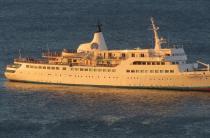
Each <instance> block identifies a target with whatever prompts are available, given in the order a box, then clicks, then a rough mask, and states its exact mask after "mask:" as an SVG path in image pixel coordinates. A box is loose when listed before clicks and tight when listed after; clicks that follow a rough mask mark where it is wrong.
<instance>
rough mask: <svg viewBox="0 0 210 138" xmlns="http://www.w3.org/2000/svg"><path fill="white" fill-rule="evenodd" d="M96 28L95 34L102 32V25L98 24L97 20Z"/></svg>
mask: <svg viewBox="0 0 210 138" xmlns="http://www.w3.org/2000/svg"><path fill="white" fill-rule="evenodd" d="M96 26H97V29H98V30H97V32H102V29H101V28H102V24H101V23H100V21H99V20H97V25H96Z"/></svg>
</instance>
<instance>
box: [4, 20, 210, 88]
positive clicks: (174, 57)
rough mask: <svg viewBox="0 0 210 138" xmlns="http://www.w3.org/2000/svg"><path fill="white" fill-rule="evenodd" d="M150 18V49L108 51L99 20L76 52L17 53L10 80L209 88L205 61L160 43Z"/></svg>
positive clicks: (10, 72)
mask: <svg viewBox="0 0 210 138" xmlns="http://www.w3.org/2000/svg"><path fill="white" fill-rule="evenodd" d="M151 21H152V30H153V32H154V45H155V46H154V48H153V49H139V48H137V49H133V50H108V49H107V45H106V42H105V40H104V37H103V33H102V31H101V27H100V25H99V26H98V28H99V29H98V31H97V32H95V33H94V37H93V40H92V41H91V42H90V43H85V44H81V45H80V46H79V47H78V49H77V52H69V51H68V50H66V49H65V50H63V51H62V52H61V53H59V54H56V53H49V52H47V53H43V59H41V60H35V59H31V58H18V59H15V60H14V63H13V64H12V65H8V66H7V68H6V71H5V76H6V78H7V79H9V80H12V81H24V82H39V83H54V84H71V85H94V86H117V87H131V88H133V87H134V88H161V89H162V88H168V89H194V90H209V88H210V71H209V65H208V64H205V63H202V62H200V61H198V62H196V63H187V56H186V54H185V51H184V49H183V48H182V47H176V46H174V47H173V48H163V47H162V43H164V39H160V38H159V36H158V29H159V28H158V27H157V26H156V25H155V23H154V19H153V18H151Z"/></svg>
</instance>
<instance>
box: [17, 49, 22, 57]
mask: <svg viewBox="0 0 210 138" xmlns="http://www.w3.org/2000/svg"><path fill="white" fill-rule="evenodd" d="M18 52H19V59H21V58H22V56H21V49H19V50H18Z"/></svg>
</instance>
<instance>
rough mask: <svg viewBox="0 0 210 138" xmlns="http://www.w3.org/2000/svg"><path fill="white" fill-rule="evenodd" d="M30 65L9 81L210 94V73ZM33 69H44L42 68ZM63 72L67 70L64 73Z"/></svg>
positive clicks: (11, 75)
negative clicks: (193, 91)
mask: <svg viewBox="0 0 210 138" xmlns="http://www.w3.org/2000/svg"><path fill="white" fill-rule="evenodd" d="M26 65H28V64H24V63H22V66H21V67H20V68H18V69H16V70H15V72H13V73H10V72H5V76H6V78H7V79H8V80H11V81H21V82H33V83H48V84H62V85H88V86H103V87H122V88H139V89H171V90H172V89H173V90H198V91H210V72H209V71H196V72H184V73H168V74H158V73H157V74H155V73H154V74H146V73H139V74H136V73H133V74H132V73H127V72H126V69H125V68H123V67H120V66H119V67H116V68H115V71H114V72H112V71H110V72H103V69H106V70H108V69H109V68H110V67H103V68H101V72H95V71H94V70H95V69H97V70H100V67H91V69H92V71H80V69H83V70H85V69H88V68H87V67H77V68H78V71H72V68H73V67H70V66H65V65H59V66H58V65H57V66H56V65H51V67H55V68H56V67H59V70H56V69H55V70H47V69H31V68H26ZM30 65H32V64H30ZM33 65H36V66H37V67H39V66H44V65H41V64H40V65H37V64H33ZM46 66H49V65H46ZM63 68H65V70H62V69H63Z"/></svg>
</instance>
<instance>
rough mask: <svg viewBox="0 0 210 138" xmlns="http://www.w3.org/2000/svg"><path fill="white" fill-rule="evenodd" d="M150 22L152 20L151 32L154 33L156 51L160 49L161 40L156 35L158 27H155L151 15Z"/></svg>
mask: <svg viewBox="0 0 210 138" xmlns="http://www.w3.org/2000/svg"><path fill="white" fill-rule="evenodd" d="M151 22H152V30H153V33H154V42H155V50H156V51H158V50H160V49H161V41H160V38H159V36H158V30H159V27H157V26H156V25H155V22H154V18H153V17H151Z"/></svg>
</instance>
